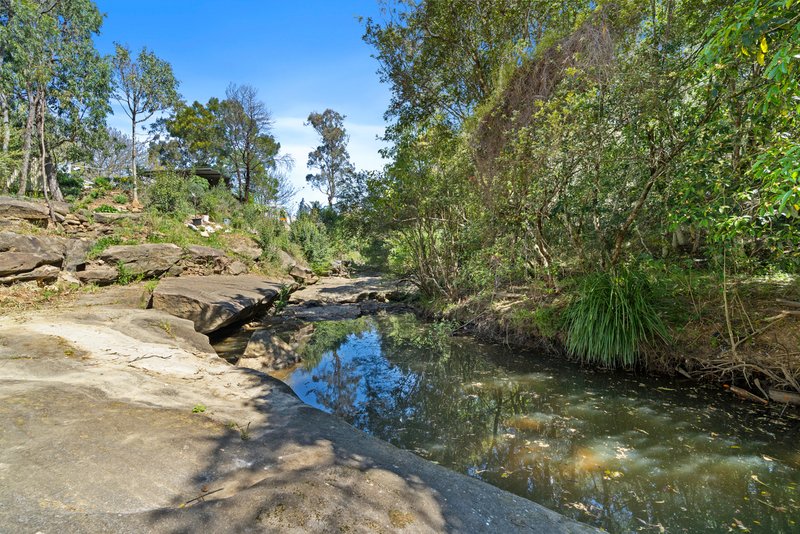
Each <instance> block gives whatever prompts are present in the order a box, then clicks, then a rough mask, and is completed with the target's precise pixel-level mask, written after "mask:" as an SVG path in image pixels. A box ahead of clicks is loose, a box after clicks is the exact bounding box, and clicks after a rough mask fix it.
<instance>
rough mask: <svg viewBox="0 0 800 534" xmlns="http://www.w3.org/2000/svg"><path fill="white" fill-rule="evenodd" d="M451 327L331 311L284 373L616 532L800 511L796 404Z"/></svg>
mask: <svg viewBox="0 0 800 534" xmlns="http://www.w3.org/2000/svg"><path fill="white" fill-rule="evenodd" d="M448 334H449V332H448V331H447V330H446V329H443V328H441V327H436V326H432V325H421V324H419V323H418V322H417V321H416V319H414V318H413V317H412V316H388V317H385V318H381V319H378V320H376V319H370V318H362V319H358V320H353V321H342V322H329V323H318V324H317V328H316V331H315V334H314V337H313V338H312V339H311V341H310V342H309V343H308V344H307V346H306V349H305V353H304V357H305V368H300V369H298V370H296V371H294V373H293V374H292V375H291V376H289V377H288V378H287V382H288V383H289V385H290V386H292V388H293V389H294V390H295V391H296V392H297V393H298V395H299V396H300V397H301V398H303V399H304V400H305V401H306V402H308V403H309V404H311V405H314V406H317V407H319V408H320V409H323V410H325V411H328V412H332V413H335V414H337V415H339V416H341V417H343V418H344V419H346V420H347V421H348V422H350V423H351V424H353V425H354V426H356V427H358V428H360V429H362V430H364V431H366V432H369V433H371V434H373V435H375V436H377V437H379V438H381V439H383V440H386V441H388V442H390V443H393V444H395V445H397V446H398V447H402V448H405V449H409V450H412V451H414V452H416V453H417V454H419V455H421V456H423V457H425V458H428V459H430V460H432V461H435V462H438V463H441V464H443V465H446V466H448V467H450V468H452V469H455V470H457V471H460V472H464V473H467V474H469V475H471V476H473V477H477V478H480V479H482V480H485V481H486V482H489V483H490V484H493V485H496V486H499V487H501V488H504V489H507V490H509V491H512V492H514V493H517V494H518V495H521V496H524V497H527V498H529V499H532V500H534V501H536V502H539V503H541V504H544V505H545V506H548V507H549V508H552V509H555V510H559V511H561V512H563V513H565V514H567V515H570V516H572V517H575V518H577V519H580V520H583V521H586V522H590V523H593V524H595V525H598V526H602V527H604V528H606V529H607V530H609V531H612V532H628V531H633V530H637V531H638V530H642V529H644V530H652V531H658V530H660V529H661V528H666V529H667V530H668V531H682V530H688V531H693V532H694V531H703V530H707V531H718V530H727V529H728V528H729V527H731V525H734V527H733V528H735V529H737V530H740V527H739V526H738V523H737V521H739V522H741V523H742V524H743V525H745V526H746V528H750V529H751V530H760V529H763V530H764V531H769V532H782V531H783V532H788V531H793V530H795V527H796V525H795V523H796V522H797V521H800V517H798V516H799V515H800V512H799V510H798V502H799V501H800V496H798V495H797V486H798V483H800V475H798V467H799V466H798V465H797V462H798V458H800V454H799V453H798V446H797V443H798V441H797V438H798V437H800V436H798V425H797V421H798V418H797V415H796V413H795V412H793V413H791V414H788V415H787V414H784V416H783V417H781V418H778V419H776V418H775V417H770V413H768V412H764V410H763V409H760V408H759V409H758V410H755V409H752V411H751V408H750V407H749V406H744V405H741V406H740V405H734V406H731V405H730V401H729V400H728V399H726V398H721V397H719V396H718V395H716V394H714V393H713V392H708V391H705V390H702V389H696V390H693V389H687V387H686V386H684V387H683V390H682V392H677V391H674V390H675V389H677V388H672V387H663V386H664V383H663V381H661V382H651V381H649V380H647V379H644V378H642V377H632V376H630V375H625V374H614V373H595V372H592V371H590V370H585V369H580V368H578V367H575V366H572V365H570V364H567V363H564V362H559V361H554V360H548V359H546V358H543V357H540V356H535V355H523V356H520V355H513V354H508V353H507V352H504V351H503V350H501V349H499V348H497V347H492V346H487V345H482V344H480V343H477V342H476V341H474V340H470V339H468V338H453V337H451V336H449V335H448ZM659 388H660V389H659ZM687 393H688V395H687ZM692 397H695V398H692ZM772 415H773V416H774V415H775V414H772ZM732 423H733V424H732Z"/></svg>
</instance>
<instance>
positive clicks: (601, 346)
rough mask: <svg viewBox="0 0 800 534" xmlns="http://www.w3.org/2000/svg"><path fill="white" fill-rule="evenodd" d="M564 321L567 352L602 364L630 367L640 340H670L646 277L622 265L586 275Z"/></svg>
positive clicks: (635, 357)
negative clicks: (607, 270) (612, 270)
mask: <svg viewBox="0 0 800 534" xmlns="http://www.w3.org/2000/svg"><path fill="white" fill-rule="evenodd" d="M566 322H567V349H568V350H569V352H570V353H571V354H572V355H573V356H576V357H578V358H580V359H581V360H582V361H584V362H587V363H593V364H600V365H603V366H605V367H632V366H633V365H634V364H635V363H637V362H636V359H637V356H638V355H639V349H640V346H641V344H643V343H653V342H654V341H656V340H662V341H667V340H668V338H669V334H668V333H667V329H666V327H665V326H664V323H663V322H662V320H661V318H660V317H659V315H658V312H657V310H656V308H655V307H654V306H653V305H652V291H651V286H650V283H649V282H648V280H647V278H646V277H645V276H644V275H642V274H641V273H638V272H634V271H630V270H627V269H621V270H619V271H617V272H612V273H596V274H592V275H590V276H588V277H587V278H586V279H585V280H584V283H583V286H582V287H581V290H580V293H579V297H578V299H577V300H576V301H574V302H573V303H572V304H571V305H570V306H569V308H568V309H567V312H566Z"/></svg>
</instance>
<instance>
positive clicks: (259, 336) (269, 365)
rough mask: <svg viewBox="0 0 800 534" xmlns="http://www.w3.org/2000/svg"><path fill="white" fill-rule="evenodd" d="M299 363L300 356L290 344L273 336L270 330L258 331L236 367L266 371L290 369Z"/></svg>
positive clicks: (248, 343) (254, 333)
mask: <svg viewBox="0 0 800 534" xmlns="http://www.w3.org/2000/svg"><path fill="white" fill-rule="evenodd" d="M299 361H300V356H299V355H298V354H297V353H296V352H295V351H294V350H292V347H291V346H290V345H289V344H288V343H286V342H285V341H283V340H282V339H281V338H279V337H277V336H274V335H272V334H271V333H270V331H269V330H256V331H255V332H253V335H252V336H250V341H248V342H247V348H245V349H244V354H242V357H241V358H239V361H237V362H236V365H238V366H239V367H247V368H248V369H255V370H257V371H265V370H277V369H283V368H285V367H290V366H292V365H294V364H296V363H298V362H299Z"/></svg>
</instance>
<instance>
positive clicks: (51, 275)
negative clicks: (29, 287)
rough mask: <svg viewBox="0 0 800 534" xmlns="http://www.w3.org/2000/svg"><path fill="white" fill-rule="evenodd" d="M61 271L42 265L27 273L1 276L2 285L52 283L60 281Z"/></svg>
mask: <svg viewBox="0 0 800 534" xmlns="http://www.w3.org/2000/svg"><path fill="white" fill-rule="evenodd" d="M60 272H61V269H59V268H58V267H55V266H53V265H41V266H39V267H36V268H35V269H33V270H31V271H27V272H21V273H16V274H10V275H8V276H0V284H15V283H17V282H31V281H36V282H44V283H48V284H49V283H51V282H55V281H56V280H57V279H58V273H60Z"/></svg>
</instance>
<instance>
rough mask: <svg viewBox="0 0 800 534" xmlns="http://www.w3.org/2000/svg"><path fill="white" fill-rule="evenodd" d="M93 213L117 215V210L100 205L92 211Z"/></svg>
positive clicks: (106, 205)
mask: <svg viewBox="0 0 800 534" xmlns="http://www.w3.org/2000/svg"><path fill="white" fill-rule="evenodd" d="M94 211H95V213H119V210H118V209H117V208H115V207H114V206H109V205H108V204H101V205H99V206H97V207H96V208H95V209H94Z"/></svg>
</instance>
